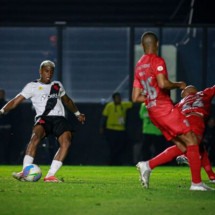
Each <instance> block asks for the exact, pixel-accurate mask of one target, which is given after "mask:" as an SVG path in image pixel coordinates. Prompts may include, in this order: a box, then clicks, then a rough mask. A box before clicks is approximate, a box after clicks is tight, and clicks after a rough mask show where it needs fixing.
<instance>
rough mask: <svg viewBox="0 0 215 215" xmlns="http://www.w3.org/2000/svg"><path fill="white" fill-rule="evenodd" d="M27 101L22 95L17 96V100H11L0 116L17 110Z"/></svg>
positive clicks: (0, 111)
mask: <svg viewBox="0 0 215 215" xmlns="http://www.w3.org/2000/svg"><path fill="white" fill-rule="evenodd" d="M24 100H25V97H24V96H22V95H20V94H19V95H17V96H16V97H15V98H13V99H11V100H10V101H9V102H8V103H7V104H6V105H5V106H4V107H3V108H2V109H1V110H0V115H2V114H4V113H7V112H9V111H10V110H12V109H15V108H16V107H17V106H18V105H19V104H20V103H22V102H23V101H24Z"/></svg>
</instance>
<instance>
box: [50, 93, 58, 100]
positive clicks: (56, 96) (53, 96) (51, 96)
mask: <svg viewBox="0 0 215 215" xmlns="http://www.w3.org/2000/svg"><path fill="white" fill-rule="evenodd" d="M48 98H49V99H50V98H56V99H57V98H58V94H57V93H53V94H51V95H48Z"/></svg>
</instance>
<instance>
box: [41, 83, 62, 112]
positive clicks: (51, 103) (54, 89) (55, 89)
mask: <svg viewBox="0 0 215 215" xmlns="http://www.w3.org/2000/svg"><path fill="white" fill-rule="evenodd" d="M59 91H60V85H59V84H58V83H54V84H53V85H52V86H51V90H50V93H49V96H48V97H49V98H48V101H47V103H46V107H45V110H44V112H43V114H42V116H46V115H48V113H49V112H50V111H51V110H53V109H54V107H55V105H56V104H57V99H58V93H59Z"/></svg>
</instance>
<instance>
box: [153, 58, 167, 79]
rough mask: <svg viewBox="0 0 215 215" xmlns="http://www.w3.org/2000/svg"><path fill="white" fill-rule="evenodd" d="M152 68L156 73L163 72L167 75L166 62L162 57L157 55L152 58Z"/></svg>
mask: <svg viewBox="0 0 215 215" xmlns="http://www.w3.org/2000/svg"><path fill="white" fill-rule="evenodd" d="M153 68H154V71H155V72H156V75H159V74H164V75H167V69H166V63H165V61H164V59H163V58H161V57H157V58H155V59H154V60H153Z"/></svg>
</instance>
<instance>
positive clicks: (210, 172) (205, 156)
mask: <svg viewBox="0 0 215 215" xmlns="http://www.w3.org/2000/svg"><path fill="white" fill-rule="evenodd" d="M201 161H202V167H203V168H204V169H205V172H206V173H207V175H208V177H209V179H211V180H214V179H215V173H214V172H213V170H212V167H211V163H210V161H209V158H208V153H207V152H206V151H204V152H202V153H201Z"/></svg>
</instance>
